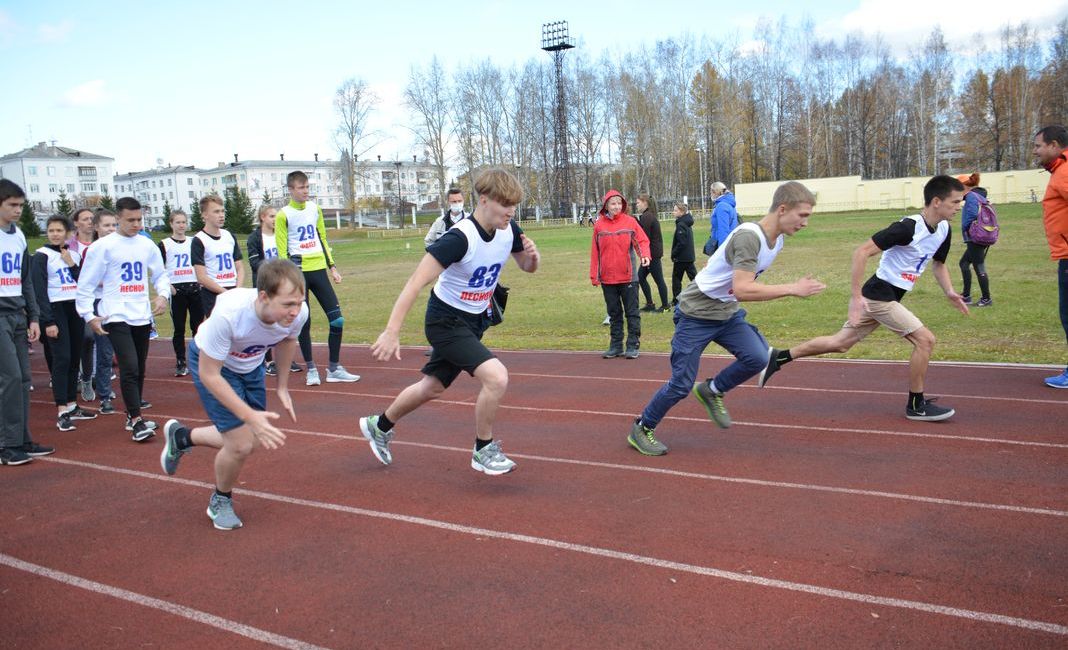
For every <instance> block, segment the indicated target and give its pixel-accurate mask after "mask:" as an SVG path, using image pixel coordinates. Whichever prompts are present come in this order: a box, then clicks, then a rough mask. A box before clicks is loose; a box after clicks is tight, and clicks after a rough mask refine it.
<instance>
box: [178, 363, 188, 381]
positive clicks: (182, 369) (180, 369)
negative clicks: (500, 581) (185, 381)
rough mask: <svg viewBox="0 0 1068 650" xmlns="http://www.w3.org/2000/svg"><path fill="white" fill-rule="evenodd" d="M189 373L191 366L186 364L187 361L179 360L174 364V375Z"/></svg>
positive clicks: (181, 375) (180, 375)
mask: <svg viewBox="0 0 1068 650" xmlns="http://www.w3.org/2000/svg"><path fill="white" fill-rule="evenodd" d="M188 374H189V366H187V365H185V361H179V362H178V363H176V364H174V376H175V377H185V376H186V375H188Z"/></svg>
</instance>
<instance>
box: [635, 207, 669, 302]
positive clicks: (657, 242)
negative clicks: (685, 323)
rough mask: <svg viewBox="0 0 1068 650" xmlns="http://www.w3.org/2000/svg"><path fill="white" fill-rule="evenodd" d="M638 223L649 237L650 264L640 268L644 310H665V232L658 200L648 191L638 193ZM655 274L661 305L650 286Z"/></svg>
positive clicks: (639, 277) (639, 280)
mask: <svg viewBox="0 0 1068 650" xmlns="http://www.w3.org/2000/svg"><path fill="white" fill-rule="evenodd" d="M636 203H637V205H638V223H639V224H641V227H642V230H643V231H645V236H646V237H648V238H649V264H648V266H643V267H642V268H641V269H639V270H638V286H639V287H640V288H641V290H642V294H643V295H644V296H645V306H644V307H642V311H644V312H663V311H667V310H668V300H667V284H665V282H664V267H663V265H662V263H661V261H660V260H662V259H663V258H664V234H663V232H662V231H661V230H660V216H659V214H658V213H657V206H656V200H655V199H653V197H652V196H650V195H649V194H646V193H642V194H639V195H638V200H637V201H636ZM650 275H651V276H653V281H654V282H656V288H657V291H659V293H660V306H659V307H657V305H656V303H654V302H653V293H652V291H651V290H650V287H649V276H650Z"/></svg>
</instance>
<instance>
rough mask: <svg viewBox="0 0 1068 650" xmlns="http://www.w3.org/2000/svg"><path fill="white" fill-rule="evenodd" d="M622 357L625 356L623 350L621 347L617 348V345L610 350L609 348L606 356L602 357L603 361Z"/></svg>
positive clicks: (605, 352) (605, 353)
mask: <svg viewBox="0 0 1068 650" xmlns="http://www.w3.org/2000/svg"><path fill="white" fill-rule="evenodd" d="M621 356H623V348H621V347H619V346H616V345H613V346H612V347H610V348H608V349H607V350H605V351H604V354H602V355H601V358H602V359H615V358H616V357H621Z"/></svg>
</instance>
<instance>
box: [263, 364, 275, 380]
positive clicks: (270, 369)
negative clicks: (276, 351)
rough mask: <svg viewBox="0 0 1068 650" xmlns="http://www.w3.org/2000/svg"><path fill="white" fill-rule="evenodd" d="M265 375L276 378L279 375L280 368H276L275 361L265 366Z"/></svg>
mask: <svg viewBox="0 0 1068 650" xmlns="http://www.w3.org/2000/svg"><path fill="white" fill-rule="evenodd" d="M263 374H265V375H267V376H268V377H276V376H277V375H278V368H276V367H275V365H274V361H268V362H267V363H265V364H264V365H263Z"/></svg>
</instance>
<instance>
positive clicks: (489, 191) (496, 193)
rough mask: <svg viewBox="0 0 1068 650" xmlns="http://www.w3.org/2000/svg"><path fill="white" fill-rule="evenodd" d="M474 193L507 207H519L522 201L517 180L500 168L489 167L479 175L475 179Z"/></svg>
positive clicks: (520, 188)
mask: <svg viewBox="0 0 1068 650" xmlns="http://www.w3.org/2000/svg"><path fill="white" fill-rule="evenodd" d="M475 193H476V194H478V195H479V196H485V197H488V198H491V199H493V200H494V201H496V202H497V203H500V204H501V205H507V206H512V205H519V202H520V201H522V200H523V186H522V185H520V184H519V179H517V178H516V177H515V174H512V173H511V172H509V171H508V170H506V169H504V168H501V167H490V168H489V169H487V170H485V171H483V172H482V173H481V174H479V175H478V178H476V179H475Z"/></svg>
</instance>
